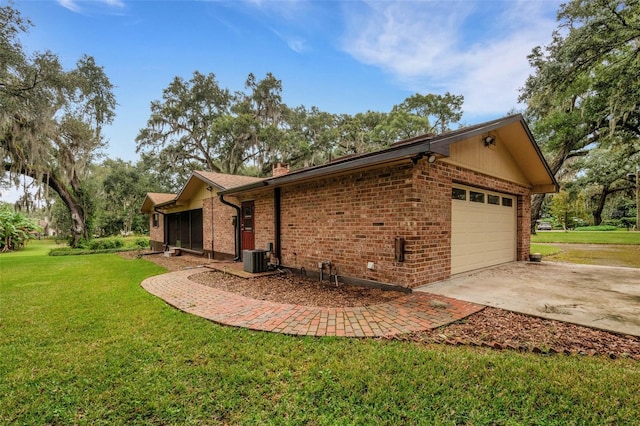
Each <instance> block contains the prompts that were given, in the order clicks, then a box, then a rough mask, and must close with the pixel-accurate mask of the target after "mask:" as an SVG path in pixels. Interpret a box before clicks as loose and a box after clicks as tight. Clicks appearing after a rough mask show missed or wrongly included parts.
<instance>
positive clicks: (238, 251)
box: [219, 194, 242, 262]
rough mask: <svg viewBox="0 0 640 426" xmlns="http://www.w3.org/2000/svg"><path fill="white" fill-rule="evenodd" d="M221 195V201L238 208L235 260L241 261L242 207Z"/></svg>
mask: <svg viewBox="0 0 640 426" xmlns="http://www.w3.org/2000/svg"><path fill="white" fill-rule="evenodd" d="M219 197H220V202H221V203H222V204H225V205H227V206H229V207H233V208H234V209H236V218H237V219H236V223H235V234H236V237H235V238H234V245H235V250H236V257H235V259H233V260H235V261H236V262H237V261H240V260H242V234H241V233H240V221H241V220H242V209H241V208H240V207H238V206H236V205H235V204H231V203H230V202H228V201H227V200H225V199H224V195H222V194H219Z"/></svg>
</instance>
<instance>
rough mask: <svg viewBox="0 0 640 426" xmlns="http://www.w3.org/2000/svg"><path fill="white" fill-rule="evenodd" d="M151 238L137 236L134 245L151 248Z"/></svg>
mask: <svg viewBox="0 0 640 426" xmlns="http://www.w3.org/2000/svg"><path fill="white" fill-rule="evenodd" d="M149 241H150V239H149V238H136V239H135V240H133V246H134V247H138V248H149Z"/></svg>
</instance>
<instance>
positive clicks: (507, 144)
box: [142, 114, 558, 288]
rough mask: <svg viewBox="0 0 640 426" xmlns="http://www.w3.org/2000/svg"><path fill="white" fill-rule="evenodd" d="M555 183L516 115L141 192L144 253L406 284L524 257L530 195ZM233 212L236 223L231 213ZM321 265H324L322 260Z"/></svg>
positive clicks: (205, 174)
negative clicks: (267, 261)
mask: <svg viewBox="0 0 640 426" xmlns="http://www.w3.org/2000/svg"><path fill="white" fill-rule="evenodd" d="M557 188H558V184H557V182H556V180H555V178H554V177H553V174H552V173H551V171H550V169H549V166H548V165H547V163H546V161H545V159H544V157H543V156H542V154H541V152H540V150H539V148H538V146H537V144H536V143H535V141H534V139H533V136H532V135H531V132H530V131H529V128H528V127H527V125H526V123H525V121H524V119H523V117H522V116H521V115H520V114H517V115H512V116H508V117H504V118H501V119H498V120H493V121H489V122H486V123H482V124H478V125H475V126H471V127H466V128H463V129H460V130H456V131H453V132H450V133H447V134H444V135H439V136H432V135H425V136H420V137H416V138H412V139H408V140H405V141H401V142H399V143H396V144H394V145H392V146H391V147H389V148H387V149H384V150H381V151H377V152H373V153H368V154H361V155H353V156H348V157H343V158H339V159H337V160H335V161H332V162H329V163H327V164H323V165H321V166H316V167H309V168H304V169H300V170H294V171H289V170H288V169H287V168H283V167H280V166H279V165H278V167H276V168H274V176H273V177H270V178H266V179H259V178H251V177H244V176H232V175H225V174H219V173H208V172H199V171H197V172H193V174H192V175H191V177H190V178H189V180H188V182H187V183H186V184H185V186H184V188H183V189H182V190H181V191H180V193H179V194H154V193H150V194H148V196H147V198H146V199H145V201H144V204H143V206H142V212H145V213H149V214H150V221H151V241H152V245H153V248H155V249H158V250H160V249H162V248H163V247H164V246H167V245H169V246H181V247H183V249H186V250H190V251H193V252H195V253H200V254H202V255H203V256H208V257H213V258H216V259H224V258H228V259H231V258H235V259H236V260H239V259H241V257H242V252H243V250H251V249H254V248H259V249H269V250H270V252H271V256H272V260H273V261H274V262H276V263H279V264H281V265H282V266H284V267H287V268H290V269H294V270H302V269H303V268H304V271H305V272H306V273H307V274H308V275H315V276H318V275H320V273H321V268H320V266H322V272H323V275H324V276H325V277H326V276H327V273H333V274H337V275H338V276H339V279H340V281H344V282H353V283H358V284H365V285H366V284H370V285H385V284H388V285H393V286H402V287H405V288H414V287H417V286H420V285H424V284H428V283H433V282H436V281H440V280H443V279H446V278H449V277H450V276H451V275H453V274H458V273H462V272H467V271H471V270H475V269H479V268H483V267H487V266H492V265H497V264H501V263H506V262H512V261H524V260H528V256H529V244H530V221H531V219H530V207H531V195H532V194H537V193H549V192H555V191H557ZM238 218H239V220H238ZM329 264H330V267H329Z"/></svg>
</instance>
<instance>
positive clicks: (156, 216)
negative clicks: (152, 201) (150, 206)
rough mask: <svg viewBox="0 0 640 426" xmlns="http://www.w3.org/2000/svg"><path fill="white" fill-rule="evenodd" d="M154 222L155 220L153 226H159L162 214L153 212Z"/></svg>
mask: <svg viewBox="0 0 640 426" xmlns="http://www.w3.org/2000/svg"><path fill="white" fill-rule="evenodd" d="M152 222H153V227H154V228H157V227H158V225H159V223H160V215H159V214H158V213H154V214H153V219H152Z"/></svg>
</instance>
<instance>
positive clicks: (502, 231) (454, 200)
mask: <svg viewBox="0 0 640 426" xmlns="http://www.w3.org/2000/svg"><path fill="white" fill-rule="evenodd" d="M516 206H517V203H516V197H515V196H513V195H509V194H504V193H499V192H494V191H487V190H484V189H480V188H474V187H469V186H462V185H453V186H452V191H451V274H459V273H461V272H466V271H472V270H474V269H479V268H484V267H487V266H493V265H498V264H501V263H507V262H512V261H515V260H516V258H517V221H516Z"/></svg>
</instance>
